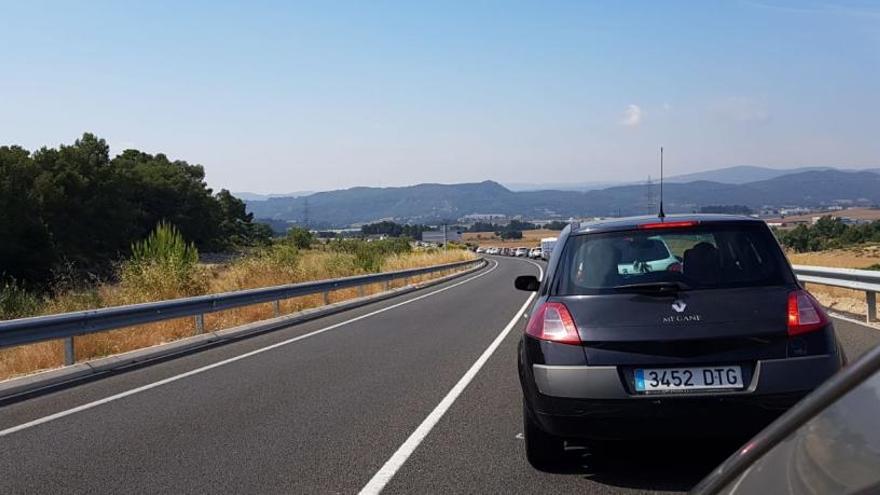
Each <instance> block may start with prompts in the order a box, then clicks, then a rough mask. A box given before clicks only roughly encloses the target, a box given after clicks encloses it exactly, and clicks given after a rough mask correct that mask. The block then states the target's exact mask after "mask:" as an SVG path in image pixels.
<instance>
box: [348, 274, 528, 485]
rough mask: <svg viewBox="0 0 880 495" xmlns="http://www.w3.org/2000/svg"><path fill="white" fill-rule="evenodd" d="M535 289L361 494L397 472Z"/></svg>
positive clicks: (492, 350)
mask: <svg viewBox="0 0 880 495" xmlns="http://www.w3.org/2000/svg"><path fill="white" fill-rule="evenodd" d="M529 263H532V264H533V265H535V266H537V267H538V270H539V273H540V276H539V277H538V278H539V279H542V278H544V270H543V269H542V268H541V265H539V264H537V263H534V262H532V261H529ZM536 294H537V293H535V292H533V293H532V295H530V296H529V298H528V299H526V302H525V303H524V304H523V305H522V307H521V308H520V309H519V311H517V312H516V314H515V315H513V318H512V319H511V320H510V323H508V324H507V326H506V327H504V329H503V330H501V333H499V334H498V336H497V337H495V340H493V341H492V343H491V344H489V347H487V348H486V350H485V351H483V353H482V354H481V355H480V357H478V358H477V360H476V361H475V362H474V364H473V365H471V367H470V368H469V369H468V370H467V371H466V372H465V374H464V376H462V377H461V379H460V380H459V381H458V383H456V384H455V385H454V386H453V387H452V389H451V390H450V391H449V393H447V394H446V396H445V397H443V400H441V401H440V403H439V404H437V407H435V408H434V410H433V411H431V412H430V413H429V414H428V417H426V418H425V419H424V421H422V423H421V424H420V425H419V426H418V427H417V428H416V429H415V431H413V432H412V434H410V436H409V438H407V439H406V441H405V442H403V444H402V445H401V446H400V447H399V448H398V449H397V451H396V452H394V454H392V455H391V458H389V459H388V461H387V462H385V464H384V465H383V466H382V467H381V468H380V469H379V471H377V472H376V474H375V475H373V477H372V478H371V479H370V481H369V482H367V484H366V485H365V486H364V487H363V488H362V489H361V491H360V495H376V494H378V493H380V492H381V491H382V489H383V488H385V485H387V484H388V482H389V481H391V478H393V477H394V475H395V474H396V473H397V471H398V470H399V469H400V468H401V466H403V464H404V463H406V461H407V459H409V457H410V456H411V455H412V453H413V452H415V450H416V448H418V446H419V444H421V443H422V441H423V440H424V439H425V437H427V436H428V434H429V433H430V432H431V430H432V429H433V428H434V426H436V425H437V422H439V421H440V418H442V417H443V415H444V414H446V411H448V410H449V408H450V407H452V404H453V403H455V400H456V399H458V397H459V396H460V395H461V393H462V392H464V389H465V388H467V386H468V384H470V383H471V381H472V380H473V379H474V377H475V376H477V373H479V372H480V369H481V368H482V367H483V365H485V364H486V362H487V361H488V360H489V358H490V357H492V354H494V353H495V350H496V349H498V346H500V345H501V343H502V342H503V341H504V339H505V338H506V337H507V334H509V333H510V331H511V330H512V329H513V327H515V326H516V325H517V323H519V319H520V317H521V316H522V315H523V314H524V313H525V311H526V309H528V307H529V304H531V303H532V301H533V300H534V299H535V295H536Z"/></svg>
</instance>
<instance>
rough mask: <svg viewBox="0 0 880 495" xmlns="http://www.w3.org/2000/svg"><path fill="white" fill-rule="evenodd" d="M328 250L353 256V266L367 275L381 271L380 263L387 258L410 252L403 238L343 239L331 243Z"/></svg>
mask: <svg viewBox="0 0 880 495" xmlns="http://www.w3.org/2000/svg"><path fill="white" fill-rule="evenodd" d="M330 248H331V249H332V250H334V251H337V252H342V253H348V254H353V255H354V257H355V265H356V266H357V267H358V268H359V269H360V270H361V271H364V272H368V273H369V272H379V271H381V270H382V262H383V260H384V259H385V258H386V257H387V256H389V255H395V254H398V255H399V254H403V253H409V252H411V251H412V246H411V245H410V240H409V239H407V238H405V237H396V238H392V239H382V240H375V241H364V240H360V239H343V240H339V241H335V242H332V243H331V244H330Z"/></svg>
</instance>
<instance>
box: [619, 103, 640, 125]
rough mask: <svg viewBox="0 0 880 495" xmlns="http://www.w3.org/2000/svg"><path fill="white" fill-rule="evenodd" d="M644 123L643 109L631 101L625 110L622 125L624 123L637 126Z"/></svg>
mask: <svg viewBox="0 0 880 495" xmlns="http://www.w3.org/2000/svg"><path fill="white" fill-rule="evenodd" d="M641 123H642V109H641V107H639V106H638V105H636V104H634V103H630V104H629V105H627V106H626V110H624V111H623V118H622V119H621V120H620V125H624V126H626V127H636V126H638V125H639V124H641Z"/></svg>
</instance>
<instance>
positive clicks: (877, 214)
mask: <svg viewBox="0 0 880 495" xmlns="http://www.w3.org/2000/svg"><path fill="white" fill-rule="evenodd" d="M823 215H831V216H832V217H847V218H854V219H858V220H880V208H849V209H846V210H840V211H826V212H816V213H809V214H806V215H791V216H787V217H785V219H782V218H768V219H766V220H767V221H768V222H781V221H783V220H784V221H786V222H810V221H812V219H813V218H814V217H820V216H823Z"/></svg>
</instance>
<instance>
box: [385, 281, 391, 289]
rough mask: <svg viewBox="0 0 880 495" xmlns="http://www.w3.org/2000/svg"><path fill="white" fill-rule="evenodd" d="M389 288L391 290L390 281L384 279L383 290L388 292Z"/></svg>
mask: <svg viewBox="0 0 880 495" xmlns="http://www.w3.org/2000/svg"><path fill="white" fill-rule="evenodd" d="M389 290H391V281H390V280H386V281H385V292H388V291H389Z"/></svg>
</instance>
